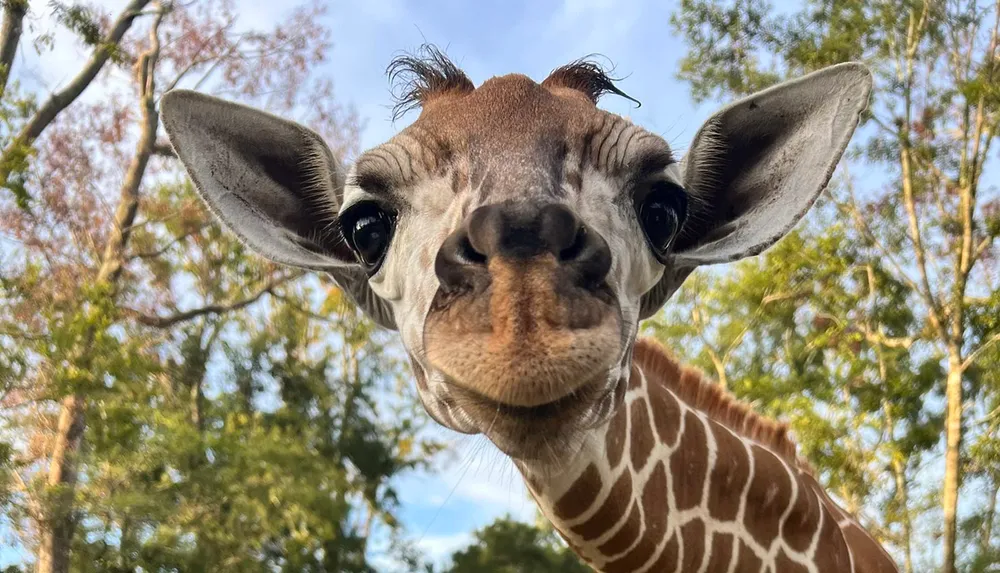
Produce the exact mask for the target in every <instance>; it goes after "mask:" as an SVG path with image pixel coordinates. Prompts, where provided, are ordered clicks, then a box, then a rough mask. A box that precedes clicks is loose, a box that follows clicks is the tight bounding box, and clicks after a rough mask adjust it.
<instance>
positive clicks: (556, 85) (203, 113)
mask: <svg viewBox="0 0 1000 573" xmlns="http://www.w3.org/2000/svg"><path fill="white" fill-rule="evenodd" d="M400 61H401V62H402V65H404V66H408V67H409V68H410V69H411V70H412V71H414V73H415V74H417V76H418V77H417V78H416V79H417V81H416V82H415V83H414V85H415V86H416V90H415V91H414V92H413V94H414V97H413V99H414V100H415V101H418V102H419V103H420V105H421V107H422V111H421V115H420V117H419V118H418V119H417V120H416V122H415V123H414V124H413V125H411V126H409V127H408V128H406V129H405V130H403V131H402V132H401V133H400V134H399V135H397V136H396V137H394V138H393V139H392V140H391V141H389V142H387V143H385V144H384V145H381V146H379V147H377V148H375V149H373V150H370V151H368V152H366V153H365V154H363V155H362V156H361V157H360V158H359V159H358V161H357V162H356V164H355V165H354V166H353V167H352V168H351V169H350V170H349V171H345V170H344V169H343V168H342V167H341V165H340V164H339V163H338V162H337V161H336V159H335V158H334V157H333V155H332V153H331V152H330V149H329V147H327V145H326V144H325V143H324V142H323V141H322V139H321V138H320V137H319V136H318V135H317V134H316V133H314V132H312V131H310V130H309V129H307V128H305V127H303V126H301V125H298V124H296V123H293V122H290V121H287V120H284V119H281V118H278V117H275V116H273V115H270V114H267V113H264V112H261V111H258V110H254V109H252V108H248V107H245V106H241V105H236V104H233V103H229V102H225V101H222V100H219V99H216V98H213V97H209V96H205V95H202V94H198V93H195V92H190V91H185V90H174V91H172V92H170V93H168V94H165V95H164V96H163V98H162V100H161V117H162V120H163V124H164V127H165V129H166V131H167V135H168V137H169V138H170V141H171V144H172V145H173V147H174V150H175V151H176V152H177V156H178V158H179V159H180V160H181V162H182V163H183V164H184V166H185V168H186V169H187V172H188V174H189V175H190V176H191V179H192V180H193V181H194V183H195V187H196V188H197V190H198V192H199V193H200V195H201V196H202V198H203V199H204V200H205V202H206V204H207V205H208V206H209V208H210V209H211V210H212V211H213V212H214V213H215V214H216V215H217V216H218V217H219V219H220V220H221V221H222V222H223V223H224V224H225V225H226V226H227V227H228V228H229V229H230V230H232V231H233V232H234V233H236V234H237V235H238V236H239V237H240V238H241V239H243V240H244V241H245V242H246V243H247V244H249V245H250V246H251V247H252V248H253V249H255V250H256V251H257V252H259V253H260V254H261V255H263V256H265V257H267V258H269V259H271V260H272V261H275V262H278V263H281V264H285V265H290V266H295V267H301V268H306V269H312V270H316V271H322V272H326V273H328V274H330V275H331V276H332V277H333V279H334V280H335V281H336V282H337V284H338V285H340V287H341V288H342V289H343V290H344V292H345V293H346V294H347V295H348V296H349V297H350V298H351V299H352V300H354V301H355V302H356V303H357V304H358V306H360V307H361V308H362V309H364V310H365V312H367V313H368V315H369V316H370V317H371V318H372V319H373V320H375V321H376V322H377V323H379V324H381V325H382V326H385V327H387V328H394V329H398V330H399V331H400V333H401V335H402V340H403V344H404V346H405V347H406V350H407V351H408V352H409V354H410V357H411V360H412V362H413V366H414V371H415V374H416V378H417V384H418V389H419V391H420V397H421V399H422V401H423V403H424V406H425V407H426V409H427V411H428V413H429V414H430V415H431V416H432V417H433V418H435V419H436V420H438V421H439V422H440V423H442V424H444V425H446V426H448V427H450V428H453V429H455V430H458V431H461V432H468V433H477V432H481V433H484V434H485V435H486V436H487V437H488V438H489V439H491V440H492V441H493V442H494V443H495V444H497V446H499V447H500V449H501V450H503V451H504V452H506V453H507V454H509V455H511V456H512V457H514V458H517V459H519V460H522V461H530V460H541V461H543V462H544V461H551V460H554V459H557V458H558V459H562V460H566V459H569V457H572V452H573V451H575V450H574V448H579V447H580V446H581V445H582V443H583V442H582V440H583V436H584V435H585V432H584V430H586V429H587V428H589V427H593V426H595V425H597V424H601V423H602V422H604V421H606V420H608V419H610V417H611V416H612V415H613V414H614V413H615V411H616V409H617V407H618V406H619V405H620V404H621V403H622V401H623V398H624V389H625V386H626V382H627V380H626V377H627V376H628V374H629V368H628V365H629V364H630V362H631V350H632V347H633V344H634V341H635V335H636V331H637V325H638V323H639V321H640V320H641V319H643V318H646V317H647V316H649V315H651V314H652V313H653V312H655V311H656V310H657V309H658V308H659V307H660V306H661V305H662V304H663V302H664V301H666V300H667V299H668V298H669V297H670V295H671V294H672V293H673V292H674V291H675V290H676V289H677V288H678V287H679V286H680V284H681V282H682V281H683V280H684V278H685V277H686V276H687V275H688V274H689V273H690V272H691V271H692V270H693V269H695V268H696V267H698V266H700V265H707V264H717V263H725V262H730V261H734V260H738V259H741V258H743V257H747V256H751V255H756V254H758V253H760V252H761V251H763V250H764V249H766V248H768V247H769V246H771V245H773V244H774V243H775V242H776V241H778V240H779V239H780V238H781V237H782V236H784V234H785V233H787V232H788V231H789V230H791V228H792V227H793V226H794V225H795V224H796V223H797V222H798V221H799V220H800V219H801V218H802V217H803V215H804V214H805V212H806V211H807V210H808V209H809V208H810V207H811V205H812V204H813V202H814V201H815V200H816V198H817V196H818V195H819V194H820V192H821V191H822V190H823V189H824V188H825V186H826V184H827V182H828V181H829V179H830V175H831V173H832V171H833V168H834V167H835V166H836V163H837V161H838V160H839V159H840V156H841V155H842V153H843V151H844V149H845V148H846V146H847V143H848V141H849V140H850V138H851V135H852V134H853V132H854V129H855V127H856V125H857V122H858V118H859V116H860V114H861V112H862V111H863V110H864V108H865V106H866V104H867V102H868V97H869V93H870V90H871V75H870V72H868V70H867V68H865V67H864V66H862V65H860V64H853V63H848V64H841V65H837V66H833V67H830V68H827V69H825V70H821V71H819V72H815V73H813V74H810V75H808V76H806V77H803V78H800V79H798V80H793V81H789V82H786V83H784V84H780V85H778V86H775V87H772V88H769V89H767V90H764V91H762V92H760V93H758V94H754V95H753V96H750V97H748V98H746V99H744V100H741V101H738V102H736V103H734V104H731V105H729V106H727V107H725V108H723V109H722V110H720V111H719V112H717V113H716V114H715V115H713V116H712V117H710V118H709V119H708V121H707V122H706V123H705V125H704V126H703V127H702V128H701V129H700V130H699V131H698V132H697V134H696V135H695V137H694V141H693V142H692V143H691V145H690V147H689V150H688V153H687V155H686V156H685V157H684V160H683V161H682V162H680V163H677V162H675V160H674V158H673V156H672V154H671V151H670V148H669V146H668V145H667V143H666V142H665V141H663V140H662V139H661V138H659V137H657V136H655V135H653V134H651V133H649V132H647V131H645V130H643V129H642V128H639V127H637V126H634V125H632V124H631V123H629V122H628V121H627V120H625V119H623V118H621V117H618V116H615V115H612V114H609V113H606V112H604V111H601V110H599V109H598V108H597V107H596V105H595V103H596V101H597V98H598V96H599V95H600V94H601V93H605V92H614V93H618V94H620V95H621V93H620V92H618V91H617V88H614V87H613V85H612V83H611V81H610V80H609V79H608V78H607V76H605V75H604V74H603V73H602V72H600V70H599V69H598V68H596V66H594V65H592V64H586V63H582V64H581V63H576V64H571V65H570V66H564V67H563V68H559V69H557V70H556V71H555V72H553V74H552V75H550V76H549V78H547V79H546V80H545V81H543V82H542V83H541V84H537V83H535V82H533V81H532V80H530V79H528V78H527V77H525V76H520V75H509V76H503V77H499V78H494V79H492V80H489V81H487V82H484V83H483V84H482V85H481V86H479V87H478V88H476V87H474V86H473V85H472V82H471V81H469V80H468V78H466V77H465V75H464V74H462V72H461V71H460V70H458V69H457V68H456V67H454V65H453V64H451V63H450V62H448V61H447V60H446V59H444V57H443V56H441V55H440V54H438V53H433V54H432V56H431V57H430V59H429V60H416V59H412V58H403V59H402V60H400Z"/></svg>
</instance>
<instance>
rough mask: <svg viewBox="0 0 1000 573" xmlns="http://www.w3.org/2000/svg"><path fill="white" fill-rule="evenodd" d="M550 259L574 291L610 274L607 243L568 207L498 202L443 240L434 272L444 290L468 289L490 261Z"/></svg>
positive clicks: (482, 273)
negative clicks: (573, 285)
mask: <svg viewBox="0 0 1000 573" xmlns="http://www.w3.org/2000/svg"><path fill="white" fill-rule="evenodd" d="M548 254H551V255H553V256H554V257H555V259H556V261H558V263H559V266H560V269H561V270H563V271H566V272H568V273H569V278H571V280H574V282H576V284H577V285H578V286H585V287H587V286H597V285H598V284H599V283H601V281H603V280H604V278H605V277H606V276H607V274H608V271H610V270H611V250H610V249H609V248H608V244H607V242H606V241H605V240H604V239H603V238H601V237H600V236H598V235H597V233H595V232H594V231H593V230H591V229H590V228H589V227H587V225H585V224H584V223H583V222H582V221H580V220H579V219H578V218H577V216H576V215H575V214H574V213H573V211H571V210H570V209H569V208H568V207H565V206H563V205H558V204H554V203H550V204H543V205H538V204H526V203H499V204H495V205H485V206H483V207H479V208H478V209H476V210H475V211H473V212H472V213H471V214H470V215H469V216H468V217H467V218H466V220H465V222H464V223H463V225H462V226H461V228H459V229H458V230H457V231H455V232H454V233H452V234H451V236H449V237H448V238H447V239H445V242H444V244H442V245H441V250H440V251H438V255H437V260H436V261H435V265H434V270H435V272H436V273H437V276H438V279H440V281H441V286H442V287H444V288H445V289H447V290H454V289H462V288H466V287H468V286H471V285H472V284H473V283H474V282H475V281H476V280H477V278H479V277H482V276H484V274H485V273H486V272H487V267H488V265H489V262H490V260H491V259H494V258H503V259H507V260H509V261H526V260H530V259H534V258H537V257H540V256H543V255H548Z"/></svg>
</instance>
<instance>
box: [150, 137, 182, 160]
mask: <svg viewBox="0 0 1000 573" xmlns="http://www.w3.org/2000/svg"><path fill="white" fill-rule="evenodd" d="M153 155H159V156H160V157H177V154H176V153H174V148H173V147H171V145H170V144H169V143H167V142H166V141H157V142H156V143H155V144H153Z"/></svg>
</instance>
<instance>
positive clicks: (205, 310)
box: [122, 273, 300, 328]
mask: <svg viewBox="0 0 1000 573" xmlns="http://www.w3.org/2000/svg"><path fill="white" fill-rule="evenodd" d="M298 276H300V275H299V274H298V273H296V274H292V275H286V276H284V277H281V278H278V279H273V280H271V281H268V283H267V284H266V285H264V287H263V288H261V289H260V290H258V291H257V292H256V293H254V294H253V295H251V296H249V297H247V298H243V299H240V300H235V301H232V302H229V303H225V304H210V305H207V306H203V307H199V308H194V309H191V310H186V311H184V312H179V313H177V314H173V315H170V316H153V315H148V314H142V313H141V312H139V311H137V310H133V309H122V310H123V311H124V312H126V313H127V314H129V315H132V316H134V317H135V319H136V320H138V321H139V323H140V324H143V325H145V326H152V327H153V328H170V327H173V326H176V325H177V324H180V323H182V322H187V321H189V320H193V319H195V318H198V317H201V316H208V315H219V314H225V313H227V312H232V311H234V310H240V309H242V308H246V307H248V306H250V305H251V304H253V303H255V302H257V301H258V300H260V298H261V297H263V296H264V295H265V294H272V293H273V292H272V291H273V290H274V289H275V288H277V287H278V286H280V285H281V284H284V283H286V282H288V281H290V280H292V279H294V278H297V277H298Z"/></svg>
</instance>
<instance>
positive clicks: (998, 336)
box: [962, 332, 1000, 372]
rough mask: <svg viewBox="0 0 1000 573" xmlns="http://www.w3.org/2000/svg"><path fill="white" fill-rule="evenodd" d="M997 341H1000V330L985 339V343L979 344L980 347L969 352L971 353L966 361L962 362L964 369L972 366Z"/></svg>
mask: <svg viewBox="0 0 1000 573" xmlns="http://www.w3.org/2000/svg"><path fill="white" fill-rule="evenodd" d="M997 342H1000V332H996V333H994V334H993V336H991V337H989V338H987V339H986V340H984V341H983V343H982V344H980V345H979V348H977V349H975V350H973V351H972V352H970V353H969V355H968V356H967V357H966V358H965V361H963V362H962V371H963V372H964V371H965V370H966V369H967V368H969V366H972V364H973V363H974V362H975V361H976V359H977V358H979V357H980V356H981V355H982V354H983V353H984V352H986V351H987V350H989V349H990V347H991V346H993V345H994V344H996V343H997Z"/></svg>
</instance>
